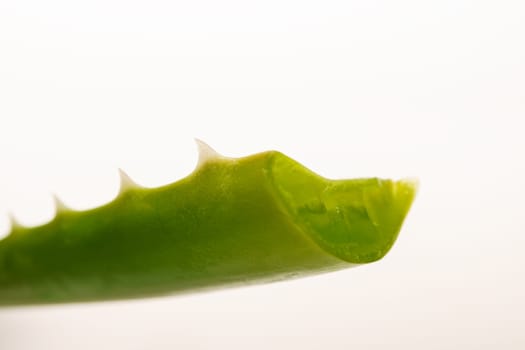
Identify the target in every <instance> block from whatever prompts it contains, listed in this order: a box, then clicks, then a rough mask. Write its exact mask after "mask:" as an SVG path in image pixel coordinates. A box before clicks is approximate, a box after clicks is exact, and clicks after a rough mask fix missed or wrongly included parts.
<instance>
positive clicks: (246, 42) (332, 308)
mask: <svg viewBox="0 0 525 350" xmlns="http://www.w3.org/2000/svg"><path fill="white" fill-rule="evenodd" d="M524 117H525V5H523V2H522V1H479V0H478V1H466V0H454V1H452V0H444V1H407V0H401V1H380V0H367V1H331V0H329V1H295V0H279V1H268V0H266V1H233V0H221V1H211V0H197V1H178V0H175V1H160V0H154V1H139V0H136V1H119V0H104V1H102V0H92V1H86V2H78V1H74V2H71V1H57V0H49V1H27V0H24V1H20V0H17V1H14V0H0V232H1V235H5V234H7V232H8V230H9V223H8V220H7V215H4V214H7V212H8V211H11V212H13V213H14V215H15V216H16V217H17V219H18V220H19V221H21V222H22V223H23V224H26V225H36V224H41V223H44V222H46V221H48V220H50V219H51V218H52V216H53V215H54V209H53V204H52V199H51V194H52V193H57V194H58V195H59V196H60V197H61V198H62V199H63V200H64V201H65V202H66V203H67V204H68V205H70V206H72V207H74V208H77V209H85V208H91V207H95V206H98V205H100V204H102V203H104V202H107V201H109V200H111V199H112V198H113V197H114V196H115V195H116V193H117V188H118V175H117V168H118V167H122V168H124V169H125V170H126V171H127V172H128V173H129V174H130V175H131V176H132V177H133V178H134V179H135V180H136V181H137V182H138V183H140V184H143V185H147V186H158V185H161V184H166V183H169V182H173V181H175V180H176V179H178V178H181V177H183V176H184V175H186V174H188V173H189V172H190V171H191V170H192V168H193V166H194V165H195V162H196V151H195V146H194V145H193V141H192V138H193V137H198V138H201V139H203V140H205V141H207V142H208V143H210V144H211V145H212V146H213V147H215V148H216V149H217V150H218V151H219V152H221V153H223V154H225V155H228V156H241V155H247V154H250V153H254V152H259V151H263V150H267V149H277V150H280V151H282V152H284V153H286V154H288V155H289V156H291V157H293V158H295V159H297V160H298V161H300V162H302V163H303V164H305V165H307V166H308V167H310V168H312V169H313V170H315V171H317V172H318V173H320V174H322V175H324V176H327V177H333V178H345V177H347V178H348V177H361V176H381V177H393V178H399V177H404V176H417V177H418V178H419V179H420V181H421V188H420V192H419V194H418V197H417V199H416V202H415V204H414V206H413V209H412V211H411V212H410V214H409V216H408V218H407V220H406V222H405V226H404V227H403V230H402V232H401V234H400V237H399V239H398V241H397V243H396V245H395V246H394V248H393V249H392V251H391V252H390V253H389V254H388V255H387V256H386V257H385V258H384V259H383V260H381V261H379V262H377V263H374V264H370V265H367V266H361V267H359V268H356V269H350V270H345V271H340V272H336V273H331V274H327V275H322V276H318V277H311V278H306V279H302V280H294V281H289V282H283V283H277V284H272V285H265V286H255V287H249V288H241V289H234V290H226V291H219V292H214V293H208V294H199V295H192V296H184V297H172V298H161V299H153V300H140V301H131V302H113V303H101V304H87V305H66V306H53V307H39V308H22V309H0V348H2V349H9V350H19V349H35V348H46V349H86V350H87V349H97V350H103V349H117V348H126V349H174V348H177V349H221V348H225V349H294V348H301V349H325V348H327V349H332V348H333V349H380V348H381V349H382V348H386V347H387V346H388V347H389V348H394V349H405V350H408V349H523V348H525V333H524V329H525V301H524V296H525V285H524V283H525V282H524V275H525V258H524V249H525V244H524V243H525V235H524V234H525V225H524V209H525V202H524V197H525V185H524V179H525V165H524V163H525V162H524V160H525V157H524V156H525V141H524V137H523V134H524V131H525V123H524V122H523V118H524Z"/></svg>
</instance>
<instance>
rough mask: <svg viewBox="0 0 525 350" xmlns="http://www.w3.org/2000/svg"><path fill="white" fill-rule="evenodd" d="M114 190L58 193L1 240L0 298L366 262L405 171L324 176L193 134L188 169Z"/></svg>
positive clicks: (402, 211) (393, 224)
mask: <svg viewBox="0 0 525 350" xmlns="http://www.w3.org/2000/svg"><path fill="white" fill-rule="evenodd" d="M121 178H122V186H121V192H120V194H119V195H118V196H117V198H116V199H115V200H113V201H112V202H110V203H108V204H106V205H103V206H101V207H98V208H95V209H92V210H87V211H73V210H70V209H68V208H66V207H65V206H64V205H63V204H62V203H60V202H58V203H57V215H56V216H55V218H54V219H53V220H52V221H50V222H49V223H47V224H44V225H42V226H37V227H22V226H20V225H16V224H15V225H13V228H12V230H11V232H10V234H9V235H8V236H7V237H6V238H4V239H3V240H1V241H0V305H23V304H41V303H60V302H75V301H95V300H108V299H123V298H138V297H147V296H154V295H162V294H174V293H182V292H193V291H195V290H202V289H209V288H218V287H224V286H231V285H239V284H251V283H260V282H268V281H274V280H281V279H286V278H289V277H298V276H306V275H311V274H316V273H321V272H325V271H333V270H337V269H342V268H347V267H350V266H354V265H356V264H363V263H369V262H372V261H375V260H378V259H380V258H381V257H383V256H384V255H385V254H386V253H387V252H388V250H389V249H390V248H391V246H392V245H393V243H394V241H395V239H396V238H397V235H398V232H399V230H400V229H401V225H402V223H403V220H404V218H405V216H406V214H407V212H408V210H409V208H410V206H411V203H412V201H413V199H414V196H415V192H416V183H415V182H414V181H410V180H400V181H392V180H382V179H377V178H370V179H354V180H330V179H326V178H323V177H321V176H319V175H317V174H315V173H313V172H312V171H310V170H308V169H307V168H305V167H304V166H302V165H301V164H299V163H297V162H296V161H294V160H292V159H290V158H289V157H287V156H285V155H283V154H282V153H280V152H277V151H268V152H263V153H258V154H255V155H251V156H248V157H243V158H225V157H222V156H220V155H218V154H217V153H215V152H214V151H213V150H211V149H210V148H209V147H208V146H207V145H205V144H203V143H200V160H199V164H198V166H197V168H196V169H195V171H194V172H193V173H191V174H190V175H189V176H187V177H186V178H183V179H182V180H179V181H177V182H175V183H173V184H170V185H166V186H162V187H158V188H143V187H140V186H137V185H135V184H133V182H132V181H131V180H130V179H129V178H128V177H127V176H126V175H125V174H124V173H122V174H121Z"/></svg>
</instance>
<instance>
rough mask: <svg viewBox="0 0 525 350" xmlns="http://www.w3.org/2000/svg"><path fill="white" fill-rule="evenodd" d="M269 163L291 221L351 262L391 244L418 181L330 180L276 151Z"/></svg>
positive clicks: (363, 259) (374, 254)
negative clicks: (291, 218) (276, 153)
mask: <svg viewBox="0 0 525 350" xmlns="http://www.w3.org/2000/svg"><path fill="white" fill-rule="evenodd" d="M271 168H272V170H271V173H272V176H273V182H274V185H275V187H276V189H277V192H278V193H279V195H280V197H281V198H282V199H283V202H284V204H285V207H286V208H287V210H288V211H289V212H290V213H291V215H292V217H293V218H294V219H295V223H296V224H297V225H298V226H299V227H301V228H302V229H303V231H305V232H306V233H308V234H309V235H310V236H311V238H312V239H313V240H314V241H315V242H316V243H317V244H318V245H319V246H320V247H321V248H323V249H325V250H326V251H328V252H329V253H331V254H333V255H335V256H337V257H338V258H340V259H342V260H344V261H347V262H351V263H368V262H372V261H376V260H379V259H381V258H382V257H383V256H384V255H385V254H386V253H387V252H388V251H389V250H390V248H391V247H392V245H393V244H394V242H395V240H396V238H397V236H398V233H399V231H400V229H401V225H402V223H403V221H404V219H405V217H406V215H407V213H408V211H409V209H410V206H411V204H412V202H413V200H414V197H415V194H416V192H417V187H418V182H417V180H415V179H403V180H399V181H393V180H385V179H378V178H369V179H353V180H329V179H326V178H323V177H321V176H319V175H317V174H315V173H313V172H312V171H310V170H308V169H307V168H305V167H303V166H302V165H301V164H299V163H297V162H295V161H294V160H292V159H290V158H288V157H286V156H284V155H282V154H279V153H278V155H277V156H275V158H274V160H273V165H272V167H271Z"/></svg>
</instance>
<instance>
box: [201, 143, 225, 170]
mask: <svg viewBox="0 0 525 350" xmlns="http://www.w3.org/2000/svg"><path fill="white" fill-rule="evenodd" d="M195 143H196V144H197V147H198V150H199V161H198V163H197V168H198V167H200V166H201V165H203V164H204V163H207V162H208V161H210V160H212V159H217V158H224V157H223V156H221V155H220V154H219V153H217V151H215V150H214V149H213V148H211V147H210V146H209V145H208V144H207V143H205V142H204V141H201V140H199V139H197V138H196V139H195Z"/></svg>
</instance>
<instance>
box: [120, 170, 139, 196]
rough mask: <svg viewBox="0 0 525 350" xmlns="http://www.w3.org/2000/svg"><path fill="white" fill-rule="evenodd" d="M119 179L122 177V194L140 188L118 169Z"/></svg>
mask: <svg viewBox="0 0 525 350" xmlns="http://www.w3.org/2000/svg"><path fill="white" fill-rule="evenodd" d="M118 172H119V177H120V193H123V192H126V191H127V190H130V189H133V188H139V187H140V186H139V185H137V184H136V183H135V181H133V180H132V179H131V177H129V175H128V174H127V173H126V172H125V171H124V170H122V169H121V168H119V169H118Z"/></svg>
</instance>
